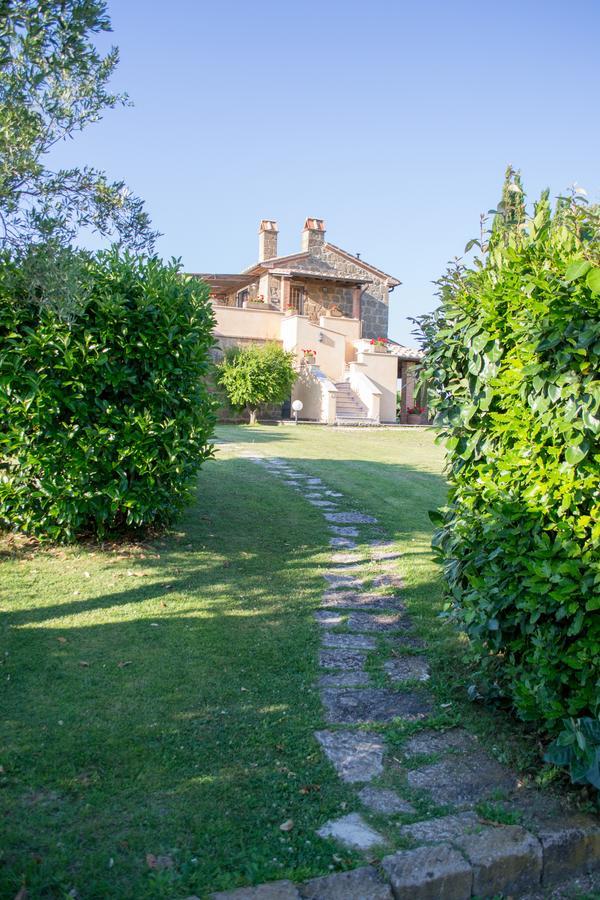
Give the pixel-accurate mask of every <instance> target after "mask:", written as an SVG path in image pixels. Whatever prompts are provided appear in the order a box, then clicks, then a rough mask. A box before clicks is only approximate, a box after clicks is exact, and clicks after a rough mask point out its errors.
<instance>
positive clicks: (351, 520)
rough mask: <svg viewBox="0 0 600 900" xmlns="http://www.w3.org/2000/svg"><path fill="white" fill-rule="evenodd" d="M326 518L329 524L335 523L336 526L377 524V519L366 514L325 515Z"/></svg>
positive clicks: (341, 513)
mask: <svg viewBox="0 0 600 900" xmlns="http://www.w3.org/2000/svg"><path fill="white" fill-rule="evenodd" d="M325 518H326V519H327V521H328V522H333V523H334V524H335V525H369V524H376V523H377V519H375V518H374V517H373V516H367V515H365V513H360V512H336V513H325Z"/></svg>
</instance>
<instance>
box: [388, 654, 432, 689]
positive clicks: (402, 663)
mask: <svg viewBox="0 0 600 900" xmlns="http://www.w3.org/2000/svg"><path fill="white" fill-rule="evenodd" d="M383 668H384V670H385V671H386V672H387V674H388V675H389V677H390V681H393V682H394V684H402V682H404V681H429V677H430V673H429V663H428V661H427V657H426V656H399V657H397V658H396V659H390V660H388V661H387V662H385V663H384V664H383Z"/></svg>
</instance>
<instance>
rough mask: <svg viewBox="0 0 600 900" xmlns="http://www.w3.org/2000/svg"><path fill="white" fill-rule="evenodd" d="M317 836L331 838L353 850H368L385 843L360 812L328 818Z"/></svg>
mask: <svg viewBox="0 0 600 900" xmlns="http://www.w3.org/2000/svg"><path fill="white" fill-rule="evenodd" d="M317 834H318V835H319V837H322V838H333V839H334V840H336V841H337V842H338V844H342V845H343V846H344V847H350V848H352V849H353V850H369V849H370V848H371V847H376V846H377V845H378V844H385V838H384V837H383V835H381V834H379V832H377V831H375V830H374V829H373V828H371V827H370V826H369V825H367V823H366V822H365V820H364V819H363V817H362V816H361V815H360V813H350V814H349V815H347V816H342V817H341V819H330V820H329V822H325V824H324V825H323V826H321V828H319V830H318V831H317Z"/></svg>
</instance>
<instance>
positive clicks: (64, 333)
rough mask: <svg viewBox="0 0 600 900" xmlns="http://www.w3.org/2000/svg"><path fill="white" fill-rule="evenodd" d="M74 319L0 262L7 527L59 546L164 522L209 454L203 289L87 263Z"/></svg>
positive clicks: (172, 274) (132, 264) (127, 260)
mask: <svg viewBox="0 0 600 900" xmlns="http://www.w3.org/2000/svg"><path fill="white" fill-rule="evenodd" d="M83 268H84V270H85V271H84V279H83V282H82V285H81V293H82V296H81V302H80V303H79V306H78V307H77V308H76V309H75V310H73V309H72V308H69V312H68V314H65V311H64V310H61V309H60V305H59V306H58V307H57V306H56V304H47V303H44V302H43V298H41V299H40V298H36V297H32V295H31V292H30V291H29V289H28V288H29V287H30V286H29V285H28V284H27V283H26V278H25V277H24V276H23V272H22V271H21V270H20V269H19V266H18V265H16V264H15V263H12V262H11V261H10V260H8V259H5V260H4V261H3V265H1V266H0V387H1V390H0V526H1V527H3V528H4V529H11V530H14V531H19V532H24V533H26V534H31V535H36V536H39V537H42V538H50V539H53V540H70V539H73V538H74V537H76V536H78V535H82V534H89V535H95V536H105V535H107V534H110V533H114V532H119V531H123V530H127V529H131V528H140V527H145V526H163V525H165V524H166V523H168V522H170V521H171V520H172V518H173V516H174V515H175V514H176V513H177V511H178V510H179V509H180V508H181V506H182V504H183V503H184V502H185V501H186V499H187V498H188V495H189V491H190V487H191V486H192V485H193V483H194V476H195V475H196V473H197V471H198V469H199V467H200V465H201V464H202V462H203V461H204V460H205V459H207V458H208V457H209V456H210V455H211V453H212V448H211V444H210V436H211V433H212V430H213V425H214V402H213V400H212V399H211V396H210V394H209V392H208V390H207V386H206V375H207V372H208V369H209V365H210V348H211V346H212V344H213V338H212V330H213V315H212V310H211V306H210V304H209V301H208V288H207V287H206V286H205V285H203V284H201V283H200V282H198V281H196V280H191V279H186V278H185V277H184V276H182V274H181V273H180V271H179V268H178V265H176V264H175V263H171V264H164V263H162V262H161V261H160V260H158V259H156V258H146V257H134V256H131V255H127V254H125V255H121V254H119V253H118V252H117V251H116V250H113V251H109V252H104V253H100V254H99V255H97V256H96V257H87V258H86V261H85V264H84V267H83Z"/></svg>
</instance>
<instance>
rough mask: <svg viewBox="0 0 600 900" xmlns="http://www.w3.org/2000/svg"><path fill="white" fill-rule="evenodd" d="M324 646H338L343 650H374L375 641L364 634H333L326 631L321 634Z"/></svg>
mask: <svg viewBox="0 0 600 900" xmlns="http://www.w3.org/2000/svg"><path fill="white" fill-rule="evenodd" d="M322 640H323V646H324V647H340V648H341V649H343V650H374V649H375V647H376V646H377V642H376V641H375V639H374V638H371V637H367V636H366V634H335V633H334V632H333V631H326V632H325V634H324V635H323V639H322Z"/></svg>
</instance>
